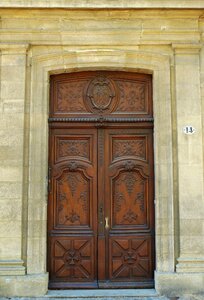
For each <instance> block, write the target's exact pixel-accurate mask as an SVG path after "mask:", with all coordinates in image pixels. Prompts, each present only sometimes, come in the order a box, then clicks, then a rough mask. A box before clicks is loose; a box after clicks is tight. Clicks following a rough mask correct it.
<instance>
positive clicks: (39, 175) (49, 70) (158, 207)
mask: <svg viewBox="0 0 204 300" xmlns="http://www.w3.org/2000/svg"><path fill="white" fill-rule="evenodd" d="M34 48H35V47H34ZM55 51H56V52H55V53H49V51H47V53H45V52H42V53H43V54H42V55H41V54H40V55H39V50H38V51H36V53H38V54H36V55H35V51H32V57H30V61H31V64H30V67H29V68H28V76H30V80H31V86H30V84H29V83H28V85H29V87H28V90H30V93H29V94H28V95H27V96H28V97H27V102H28V103H29V112H28V115H29V118H28V119H29V126H28V128H26V130H27V133H28V135H29V145H28V147H29V158H28V169H29V178H28V219H27V226H28V236H27V239H26V243H27V253H26V263H27V274H28V275H35V274H46V272H47V267H46V264H47V253H46V252H47V245H46V236H47V170H48V113H49V77H50V75H51V74H57V73H66V72H76V71H83V70H84V71H85V70H117V71H128V72H140V73H148V74H152V78H153V79H152V83H153V110H154V162H155V165H154V168H155V222H156V224H155V230H156V241H155V242H156V276H155V280H156V282H155V284H156V287H157V285H158V282H157V281H158V279H157V278H158V277H157V274H161V273H163V272H164V273H166V272H167V273H172V272H174V271H175V253H176V250H175V236H174V199H173V157H172V120H171V116H172V114H171V76H170V59H169V56H168V55H161V54H158V53H152V52H149V51H139V50H134V51H127V50H115V49H107V50H76V51H70V50H69V49H67V50H66V47H64V48H61V47H59V48H58V47H56V48H55ZM30 87H31V89H30ZM25 134H26V133H25ZM47 283H48V278H47V276H44V288H45V289H46V287H47Z"/></svg>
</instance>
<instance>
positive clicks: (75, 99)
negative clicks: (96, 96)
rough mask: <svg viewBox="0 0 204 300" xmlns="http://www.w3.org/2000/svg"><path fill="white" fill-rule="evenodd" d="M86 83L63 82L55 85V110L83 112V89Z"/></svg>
mask: <svg viewBox="0 0 204 300" xmlns="http://www.w3.org/2000/svg"><path fill="white" fill-rule="evenodd" d="M85 84H86V82H85V81H81V82H76V81H73V82H71V81H70V82H63V83H59V84H58V85H57V110H58V111H60V112H79V111H80V112H82V111H83V112H84V111H86V110H85V107H84V103H83V89H84V86H85Z"/></svg>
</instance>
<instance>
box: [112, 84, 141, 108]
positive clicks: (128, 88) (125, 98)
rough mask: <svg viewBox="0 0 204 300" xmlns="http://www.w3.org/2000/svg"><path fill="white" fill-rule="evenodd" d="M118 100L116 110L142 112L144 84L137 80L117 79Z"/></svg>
mask: <svg viewBox="0 0 204 300" xmlns="http://www.w3.org/2000/svg"><path fill="white" fill-rule="evenodd" d="M117 85H118V87H119V90H120V101H119V104H118V107H117V111H121V112H124V111H125V112H143V111H145V109H146V107H145V106H146V103H145V96H146V95H145V84H144V83H141V82H137V81H129V82H128V81H126V82H124V81H117Z"/></svg>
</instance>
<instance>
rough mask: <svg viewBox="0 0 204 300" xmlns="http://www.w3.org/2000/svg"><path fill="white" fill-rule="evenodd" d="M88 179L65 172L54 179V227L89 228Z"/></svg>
mask: <svg viewBox="0 0 204 300" xmlns="http://www.w3.org/2000/svg"><path fill="white" fill-rule="evenodd" d="M90 183H91V182H90V179H89V178H87V177H85V175H84V174H83V173H82V172H79V171H65V172H63V174H62V175H61V176H60V177H59V178H57V179H56V194H55V201H56V224H55V225H56V226H58V225H63V226H75V225H80V226H82V225H87V226H90V198H91V195H90Z"/></svg>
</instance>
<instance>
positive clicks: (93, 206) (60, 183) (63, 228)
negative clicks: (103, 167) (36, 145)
mask: <svg viewBox="0 0 204 300" xmlns="http://www.w3.org/2000/svg"><path fill="white" fill-rule="evenodd" d="M50 144H51V145H52V151H51V153H50V165H51V182H50V193H49V210H48V212H49V214H48V220H49V222H48V233H49V235H48V243H49V248H48V250H49V253H50V256H49V270H50V283H49V284H50V288H58V287H62V288H68V287H69V286H70V284H71V282H72V287H73V286H74V285H76V286H77V285H79V284H81V286H83V285H87V284H88V287H92V288H93V287H95V279H96V276H97V275H96V251H97V248H96V231H97V218H94V217H93V216H96V215H97V173H96V171H97V131H96V129H89V131H88V132H87V130H84V129H77V128H72V129H67V128H64V129H63V128H54V129H51V132H50Z"/></svg>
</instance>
